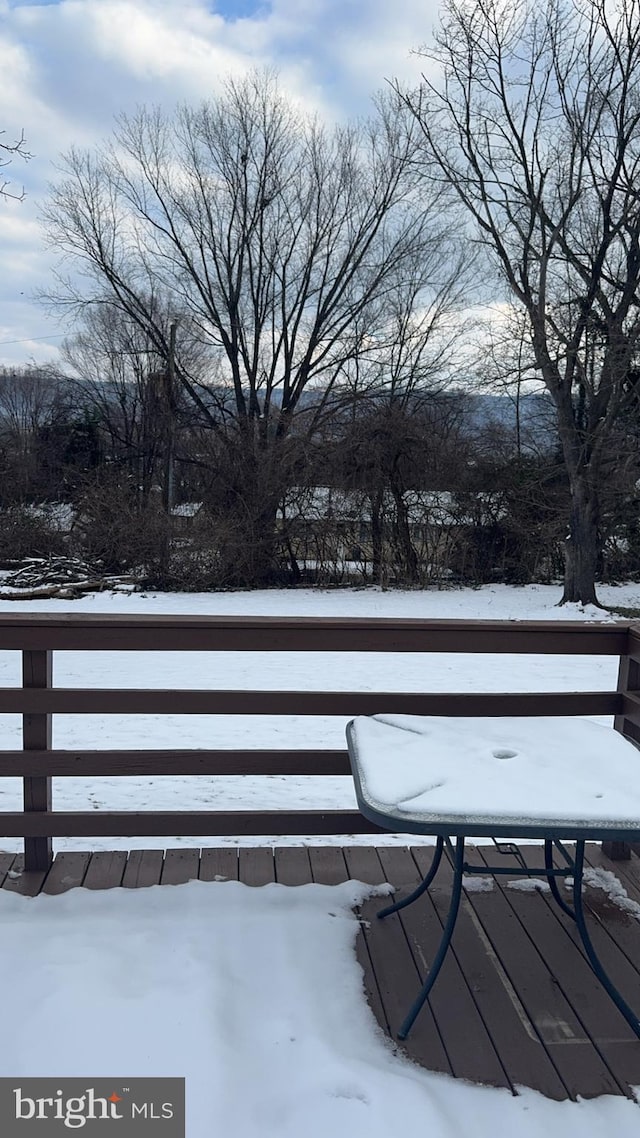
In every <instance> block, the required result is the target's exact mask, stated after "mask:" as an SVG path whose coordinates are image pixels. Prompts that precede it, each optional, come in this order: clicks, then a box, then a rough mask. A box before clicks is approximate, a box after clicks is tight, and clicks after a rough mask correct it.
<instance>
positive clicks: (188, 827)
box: [0, 810, 384, 838]
mask: <svg viewBox="0 0 640 1138" xmlns="http://www.w3.org/2000/svg"><path fill="white" fill-rule="evenodd" d="M377 833H384V831H383V830H382V829H381V827H379V826H376V825H375V824H374V823H373V822H369V821H368V820H367V819H366V818H364V817H363V815H361V814H360V812H359V811H357V810H296V811H287V810H263V811H256V810H234V811H215V810H212V811H210V810H198V811H193V810H172V811H146V810H144V811H133V810H131V811H126V812H123V811H114V812H109V811H106V810H105V811H102V810H93V811H89V812H86V813H83V812H81V811H72V812H67V811H64V810H55V811H53V813H50V814H48V813H45V812H41V813H29V814H19V813H16V812H14V811H9V810H2V811H0V835H1V836H2V837H5V838H19V837H23V836H25V837H41V836H44V835H50V836H51V837H53V838H89V837H121V838H132V837H172V836H174V835H176V834H180V835H183V836H193V837H195V836H201V837H235V836H242V835H245V834H253V835H261V834H264V835H270V836H273V835H278V836H281V835H285V834H301V835H307V834H308V835H309V836H313V835H322V834H377Z"/></svg>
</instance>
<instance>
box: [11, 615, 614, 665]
mask: <svg viewBox="0 0 640 1138" xmlns="http://www.w3.org/2000/svg"><path fill="white" fill-rule="evenodd" d="M627 629H628V623H624V622H620V623H617V622H616V623H610V622H594V623H593V624H591V623H589V624H585V623H583V622H581V621H552V622H550V621H515V620H514V621H466V620H417V619H406V618H403V619H392V618H388V617H382V618H375V619H370V618H364V617H351V618H346V617H331V618H327V617H255V616H247V617H242V616H229V617H220V616H209V617H202V616H179V617H175V616H149V615H146V614H135V615H134V616H123V615H119V614H113V615H111V614H110V615H108V616H105V615H104V614H95V613H56V614H53V613H39V614H35V613H15V614H14V613H1V614H0V648H5V649H25V650H39V649H47V650H49V649H51V650H54V651H60V650H64V651H77V650H82V651H154V652H169V651H180V652H194V651H196V652H197V651H200V652H211V651H225V652H226V651H237V652H464V653H469V652H473V653H476V652H487V653H492V652H498V653H502V652H509V653H533V654H536V653H542V654H544V655H547V654H562V655H564V654H567V655H572V654H576V655H582V654H585V653H586V654H595V655H603V656H606V655H611V656H620V655H623V654H624V652H625V651H626V644H627Z"/></svg>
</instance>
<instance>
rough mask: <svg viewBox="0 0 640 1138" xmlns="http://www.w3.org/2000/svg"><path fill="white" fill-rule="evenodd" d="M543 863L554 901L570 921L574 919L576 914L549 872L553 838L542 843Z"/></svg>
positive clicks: (550, 869) (551, 865)
mask: <svg viewBox="0 0 640 1138" xmlns="http://www.w3.org/2000/svg"><path fill="white" fill-rule="evenodd" d="M544 864H545V869H546V870H547V881H548V882H549V888H550V890H551V894H552V896H553V899H554V901H556V902H557V904H558V905H559V906H560V908H561V909H562V912H563V913H566V914H567V916H568V917H571V920H572V921H575V919H576V915H575V913H574V911H573V909H572V908H571V906H570V905H567V902H566V901H565V899H564V897H562V896H561V895H560V890H559V889H558V881H557V878H556V877H555V875H554V874H553V873H552V872H551V871H552V869H553V840H552V839H551V838H547V839H546V840H545V843H544Z"/></svg>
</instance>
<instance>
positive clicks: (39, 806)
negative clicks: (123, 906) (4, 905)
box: [22, 651, 53, 870]
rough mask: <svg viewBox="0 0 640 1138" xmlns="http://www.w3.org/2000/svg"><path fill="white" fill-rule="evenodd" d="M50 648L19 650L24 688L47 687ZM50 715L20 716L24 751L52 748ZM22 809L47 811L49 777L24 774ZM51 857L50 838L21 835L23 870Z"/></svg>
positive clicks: (39, 865) (48, 862) (42, 864)
mask: <svg viewBox="0 0 640 1138" xmlns="http://www.w3.org/2000/svg"><path fill="white" fill-rule="evenodd" d="M52 660H53V652H49V651H37V652H28V651H23V653H22V686H23V687H25V688H50V687H51V686H52V673H53V668H52ZM51 719H52V716H51V715H50V714H47V713H46V712H39V713H38V714H37V715H23V716H22V746H23V750H25V751H50V750H51ZM22 781H23V787H24V793H23V797H24V810H25V813H28V812H30V811H32V810H36V811H38V812H46V813H50V811H51V806H52V802H51V779H50V778H26V777H25V778H23V780H22ZM52 861H53V844H52V841H51V838H27V837H25V839H24V867H25V869H26V870H31V869H36V870H46V869H49V867H50V866H51V863H52Z"/></svg>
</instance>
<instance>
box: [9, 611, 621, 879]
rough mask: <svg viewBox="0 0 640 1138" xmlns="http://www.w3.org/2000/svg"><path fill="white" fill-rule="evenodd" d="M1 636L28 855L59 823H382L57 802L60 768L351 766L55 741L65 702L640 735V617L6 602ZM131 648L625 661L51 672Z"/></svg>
mask: <svg viewBox="0 0 640 1138" xmlns="http://www.w3.org/2000/svg"><path fill="white" fill-rule="evenodd" d="M0 648H3V649H13V650H18V651H20V652H21V653H22V687H19V688H0V712H2V713H19V714H21V715H22V717H23V720H22V721H23V748H22V750H19V751H8V750H7V751H2V752H0V775H2V776H6V777H16V776H18V777H20V778H22V780H23V784H24V809H23V810H22V811H20V812H14V811H1V812H0V837H23V838H24V839H25V867H26V868H28V869H43V868H47V867H48V865H49V864H50V863H51V859H52V838H55V837H89V836H127V837H132V836H151V835H154V836H171V835H190V836H191V835H193V836H197V835H200V836H204V835H207V836H214V835H219V836H222V835H238V836H241V835H247V834H261V835H283V834H287V835H291V834H299V835H303V834H304V835H324V834H353V833H369V832H375V831H376V827H375V826H373V825H372V824H371V823H369V822H367V821H366V820H365V819H364V818H363V817H362V816H361V815H360V814H359V813H358V812H357V811H353V810H297V811H283V810H270V811H269V810H267V811H265V810H263V811H253V810H251V811H246V810H242V811H222V810H207V811H193V810H181V811H141V812H140V811H127V812H120V811H115V812H114V811H95V810H91V811H87V812H81V811H77V812H65V811H57V810H52V799H51V780H52V777H55V778H65V777H69V776H70V775H76V776H78V775H81V776H84V777H87V776H88V777H94V776H95V777H100V776H104V775H108V776H110V777H113V776H118V775H123V776H125V775H128V776H131V775H171V774H180V775H229V774H234V775H274V774H277V775H347V774H348V773H349V764H348V758H347V753H346V750H343V749H340V750H317V749H313V750H307V749H304V748H303V747H300V748H296V749H295V750H186V751H185V750H138V749H136V750H115V751H114V750H91V751H85V750H77V749H73V750H58V749H55V750H54V749H53V748H52V745H51V741H52V731H51V724H52V716H53V715H56V714H64V715H69V714H71V715H75V714H79V715H92V714H103V715H104V714H113V715H120V716H123V715H140V714H178V715H185V714H187V715H190V714H197V715H201V714H208V715H216V714H226V715H229V714H233V715H243V716H244V715H296V716H300V715H336V716H347V717H352V716H354V715H369V714H374V713H376V712H379V711H385V712H396V713H398V712H402V713H410V714H416V715H434V714H438V715H461V716H464V715H613V716H615V727H616V729H617V730H618V731H621V732H623V733H624V734H625V735H627V736H628V737H629V738H631V739H633V740H634V741H637V742H640V626H633V625H630V624H628V623H623V622H620V623H615V624H614V623H594V624H588V623H581V622H575V623H574V622H565V621H552V622H532V621H522V622H520V621H499V622H497V621H496V622H494V621H460V620H391V619H342V618H330V619H325V618H314V617H309V618H292V617H287V618H284V617H213V616H212V617H197V616H182V617H174V616H146V615H136V616H119V615H117V616H98V615H86V614H75V613H74V614H64V615H53V614H44V615H38V614H31V613H20V614H15V615H14V614H0ZM132 650H135V651H153V652H196V651H197V652H211V651H215V652H220V651H221V652H225V651H234V652H384V653H394V652H456V653H465V654H467V653H513V654H523V653H527V654H529V653H531V654H536V655H537V654H543V655H550V654H553V655H580V656H583V655H596V656H617V657H618V658H619V661H620V664H619V670H618V687H617V690H615V691H604V692H601V691H599V692H575V691H567V692H534V693H528V692H527V693H511V692H509V693H498V694H496V693H490V694H483V693H478V692H458V693H429V692H412V693H408V692H392V691H391V692H384V691H376V692H345V691H339V692H330V691H322V692H309V691H296V690H290V691H209V690H206V691H193V690H188V691H184V690H169V691H160V690H158V689H136V690H133V689H130V688H126V689H96V688H59V687H58V688H57V687H54V686H53V684H52V658H53V653H54V652H55V651H82V652H101V651H132ZM639 759H640V757H639ZM639 769H640V768H639Z"/></svg>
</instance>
